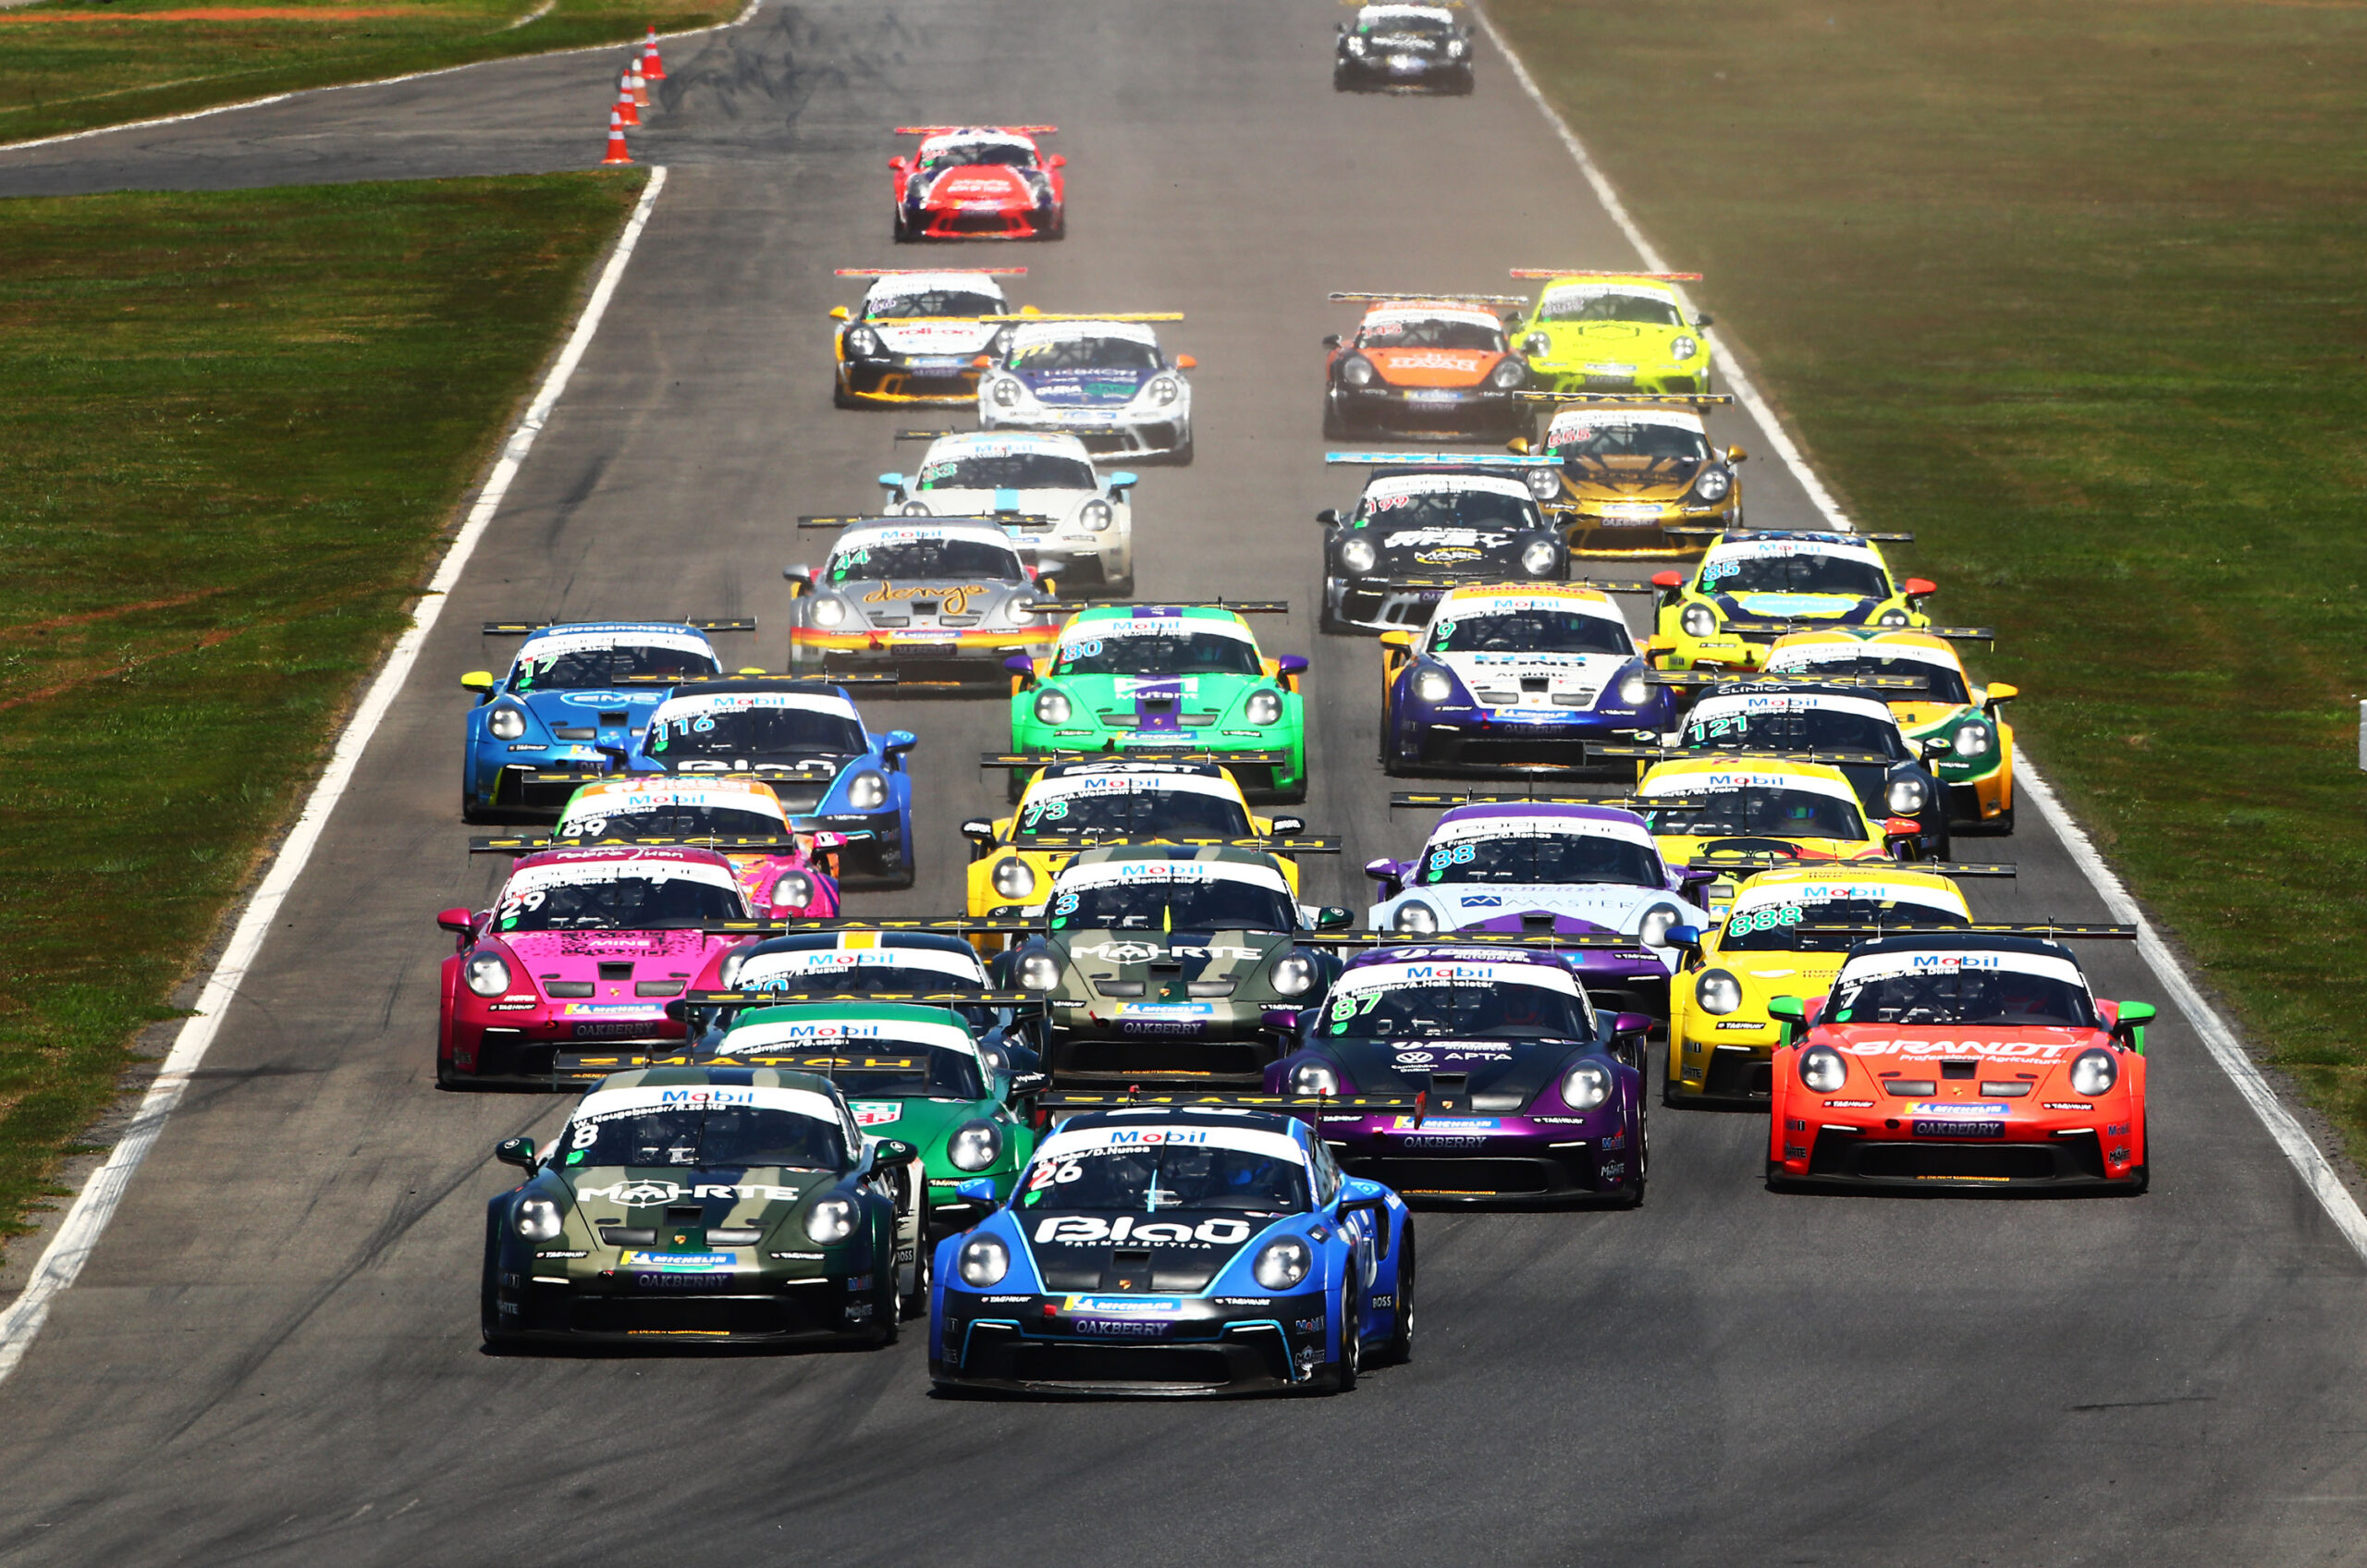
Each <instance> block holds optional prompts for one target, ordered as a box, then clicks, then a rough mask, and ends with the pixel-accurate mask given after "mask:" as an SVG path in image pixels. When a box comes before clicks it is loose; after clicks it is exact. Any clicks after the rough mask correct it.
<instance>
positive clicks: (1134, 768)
mask: <svg viewBox="0 0 2367 1568" xmlns="http://www.w3.org/2000/svg"><path fill="white" fill-rule="evenodd" d="M1223 772H1224V769H1223V768H1221V767H1220V766H1217V765H1216V764H1215V763H1212V762H1147V761H1136V760H1134V759H1131V758H1129V759H1125V760H1117V759H1111V758H1103V757H1088V758H1085V760H1083V761H1080V762H1056V763H1054V764H1052V765H1051V766H1049V767H1047V768H1046V769H1044V777H1045V778H1077V777H1079V776H1080V775H1083V774H1088V773H1113V774H1134V775H1136V776H1138V777H1139V776H1145V775H1154V774H1156V775H1164V776H1166V777H1167V778H1219V777H1221V776H1222V774H1223Z"/></svg>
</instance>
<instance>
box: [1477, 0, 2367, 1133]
mask: <svg viewBox="0 0 2367 1568" xmlns="http://www.w3.org/2000/svg"><path fill="white" fill-rule="evenodd" d="M1490 11H1491V13H1492V14H1493V15H1494V16H1495V17H1496V18H1497V19H1498V20H1499V22H1500V23H1502V25H1504V26H1505V27H1506V28H1507V29H1508V31H1509V33H1510V35H1511V36H1512V37H1513V39H1514V40H1515V43H1516V45H1517V46H1518V47H1519V48H1520V49H1521V50H1522V53H1523V55H1524V56H1525V57H1526V58H1527V61H1528V63H1529V65H1530V67H1531V68H1532V69H1533V70H1534V71H1536V72H1537V73H1538V75H1539V79H1540V80H1541V81H1542V82H1543V83H1544V84H1545V85H1546V87H1547V89H1548V91H1549V92H1551V93H1552V94H1553V95H1554V96H1555V97H1556V98H1557V100H1558V102H1559V104H1560V106H1561V107H1562V108H1563V110H1564V113H1565V114H1566V115H1567V116H1568V117H1569V118H1570V120H1571V123H1572V125H1573V126H1574V128H1575V129H1576V130H1577V131H1578V133H1579V134H1580V135H1581V136H1582V137H1584V138H1585V139H1586V140H1587V141H1588V143H1589V145H1590V147H1591V149H1592V151H1593V152H1594V153H1595V154H1596V155H1597V157H1598V158H1600V160H1601V162H1602V163H1603V164H1604V165H1605V166H1606V169H1607V172H1608V173H1609V174H1610V176H1611V178H1612V179H1613V182H1614V183H1615V184H1616V185H1617V186H1618V188H1619V190H1620V191H1621V193H1622V195H1623V196H1624V197H1625V200H1626V201H1627V202H1629V203H1630V204H1631V206H1632V207H1633V208H1634V210H1635V213H1636V215H1637V220H1638V221H1639V222H1640V223H1641V224H1642V225H1643V226H1644V227H1645V229H1646V231H1647V232H1648V233H1650V234H1651V235H1652V236H1653V238H1654V239H1655V241H1656V242H1657V243H1658V244H1659V245H1660V247H1661V248H1662V251H1664V252H1665V253H1666V254H1667V255H1668V256H1669V258H1670V262H1671V264H1672V265H1676V266H1682V267H1686V268H1688V269H1699V270H1700V271H1702V272H1704V273H1706V274H1707V275H1708V281H1707V282H1706V283H1705V284H1703V285H1700V286H1699V294H1700V297H1701V298H1702V299H1703V300H1704V301H1705V302H1706V303H1708V304H1710V305H1711V306H1713V307H1714V309H1715V312H1716V313H1717V314H1718V315H1719V316H1720V318H1721V320H1722V321H1723V323H1724V324H1725V325H1729V326H1731V327H1733V328H1734V330H1735V336H1736V337H1738V338H1739V339H1740V340H1741V341H1743V342H1744V343H1746V344H1747V345H1748V348H1749V349H1750V350H1751V351H1752V353H1753V354H1754V355H1755V356H1756V357H1757V360H1758V364H1759V368H1760V370H1761V371H1762V372H1763V378H1764V380H1765V381H1766V382H1767V383H1768V384H1769V389H1770V391H1771V393H1772V395H1773V396H1775V397H1776V398H1778V399H1779V400H1780V402H1781V404H1782V406H1783V409H1784V413H1785V415H1786V417H1787V418H1788V419H1789V420H1790V421H1791V422H1792V423H1794V425H1795V427H1796V428H1797V430H1798V431H1800V432H1801V433H1802V434H1803V435H1805V437H1806V441H1807V445H1808V446H1809V448H1810V451H1811V454H1812V457H1813V459H1814V460H1815V461H1816V462H1817V464H1818V465H1819V467H1820V468H1821V470H1822V472H1825V473H1826V474H1827V475H1828V476H1830V477H1831V478H1832V479H1834V481H1836V482H1837V484H1838V488H1839V490H1840V491H1841V492H1842V494H1843V496H1844V500H1845V504H1846V506H1848V507H1849V508H1850V509H1851V511H1852V512H1853V514H1854V515H1855V516H1856V517H1857V518H1858V520H1859V521H1860V522H1861V524H1862V525H1864V526H1869V527H1881V528H1885V529H1908V530H1913V531H1914V532H1915V533H1917V534H1918V535H1919V538H1918V542H1917V544H1916V545H1914V546H1912V547H1911V548H1909V549H1907V551H1906V552H1904V556H1905V559H1906V560H1907V561H1908V562H1911V564H1912V565H1913V567H1914V568H1915V570H1918V571H1919V572H1921V573H1923V574H1925V575H1928V576H1931V577H1933V578H1934V579H1936V580H1938V581H1939V582H1940V583H1941V584H1942V587H1943V589H1944V595H1943V597H1942V598H1941V599H1939V600H1938V601H1936V605H1935V607H1939V608H1942V609H1944V615H1945V617H1946V619H1951V620H1963V621H1976V622H1981V623H1984V624H1993V625H1995V626H1996V627H1997V628H1998V629H1999V631H2000V634H2001V635H2000V640H1999V643H1998V646H1997V649H1996V652H1995V654H1994V655H1993V656H1991V657H1988V658H1986V659H1983V660H1980V661H1977V662H1979V663H1980V664H1981V666H1982V667H1983V668H1985V670H1986V672H1987V673H1989V674H1991V675H1993V676H1995V677H1998V678H2001V679H2005V680H2012V681H2014V682H2015V683H2017V685H2019V686H2020V687H2021V688H2022V690H2023V691H2024V692H2026V693H2027V698H2026V700H2025V701H2023V702H2021V703H2020V704H2017V706H2016V708H2015V709H2014V717H2015V722H2016V724H2017V728H2018V729H2019V731H2020V734H2021V737H2022V740H2023V741H2024V743H2025V746H2026V748H2027V750H2028V752H2029V753H2030V755H2031V757H2032V758H2033V759H2034V760H2035V761H2036V762H2037V763H2038V764H2039V765H2040V766H2042V767H2043V768H2044V769H2045V770H2046V772H2047V773H2048V775H2049V777H2050V778H2053V779H2054V780H2055V781H2056V782H2057V783H2058V784H2059V785H2061V786H2062V787H2063V789H2064V791H2065V793H2066V795H2067V798H2068V801H2069V803H2070V804H2071V806H2072V808H2073V809H2074V811H2075V812H2076V813H2077V815H2079V817H2080V819H2081V820H2082V821H2083V822H2084V823H2086V824H2087V825H2088V826H2089V827H2091V829H2092V830H2093V831H2094V833H2095V835H2096V837H2097V839H2098V840H2099V842H2100V843H2101V845H2102V846H2103V848H2104V850H2105V851H2107V852H2108V853H2109V854H2111V855H2112V857H2113V858H2114V859H2115V861H2116V863H2117V864H2119V865H2120V867H2121V868H2122V869H2123V870H2124V871H2125V872H2126V873H2127V875H2128V879H2129V882H2130V884H2131V886H2132V887H2133V888H2134V890H2135V891H2136V892H2137V893H2138V895H2139V896H2140V898H2141V899H2143V900H2145V901H2146V902H2147V904H2148V905H2149V906H2150V907H2151V908H2152V910H2154V911H2155V912H2157V913H2159V914H2160V915H2161V916H2162V917H2163V918H2165V920H2166V921H2167V922H2168V923H2169V925H2171V926H2173V927H2174V928H2175V929H2176V931H2177V935H2178V937H2180V938H2182V940H2183V941H2184V943H2185V944H2186V946H2187V947H2188V948H2189V950H2190V951H2191V952H2192V953H2193V954H2194V955H2195V956H2196V957H2197V958H2198V959H2199V960H2201V962H2202V964H2203V966H2204V967H2205V969H2206V971H2207V975H2208V979H2209V980H2210V982H2211V983H2212V984H2213V985H2214V986H2216V987H2218V988H2219V989H2220V991H2221V992H2222V993H2223V994H2225V995H2226V996H2227V997H2228V998H2231V999H2232V1001H2233V1002H2234V1004H2235V1006H2236V1009H2237V1011H2238V1013H2239V1014H2240V1015H2241V1018H2242V1020H2243V1022H2244V1023H2245V1025H2246V1026H2247V1029H2248V1031H2249V1033H2250V1037H2251V1039H2252V1041H2253V1042H2254V1044H2255V1047H2256V1048H2258V1049H2259V1050H2261V1052H2262V1053H2263V1055H2265V1056H2268V1057H2270V1058H2271V1059H2273V1060H2275V1061H2276V1062H2278V1063H2279V1064H2281V1065H2282V1066H2284V1067H2285V1068H2286V1069H2287V1070H2288V1071H2289V1072H2291V1073H2292V1074H2293V1075H2294V1076H2295V1077H2296V1078H2297V1079H2299V1080H2300V1082H2301V1084H2303V1085H2304V1086H2305V1088H2306V1090H2307V1092H2308V1093H2309V1094H2310V1095H2311V1096H2312V1098H2314V1099H2315V1100H2316V1102H2317V1103H2318V1104H2319V1105H2320V1106H2322V1107H2323V1108H2324V1109H2326V1110H2327V1111H2328V1112H2330V1113H2331V1114H2332V1115H2333V1116H2334V1117H2335V1119H2336V1121H2338V1122H2339V1123H2340V1125H2341V1126H2342V1127H2343V1128H2344V1130H2345V1132H2346V1133H2347V1134H2348V1135H2349V1138H2350V1139H2351V1144H2352V1149H2353V1152H2354V1153H2361V1154H2367V1046H2362V1043H2361V1037H2360V1035H2359V1032H2358V1029H2357V1027H2356V1020H2357V1019H2358V1017H2359V1016H2360V1015H2361V1011H2362V1007H2367V949H2362V947H2361V944H2360V942H2359V941H2358V940H2357V933H2358V932H2359V930H2360V929H2361V924H2362V921H2361V916H2362V914H2367V840H2363V839H2362V836H2361V832H2360V819H2361V808H2362V805H2363V804H2367V778H2362V777H2361V774H2360V773H2359V772H2358V771H2357V766H2356V760H2357V757H2356V747H2355V725H2356V715H2357V704H2356V700H2355V699H2356V697H2357V696H2358V695H2359V694H2360V693H2361V692H2367V600H2363V599H2362V598H2361V583H2362V582H2367V534H2362V533H2361V530H2360V527H2359V520H2360V510H2361V498H2362V497H2361V491H2362V488H2367V435H2362V432H2363V431H2367V378H2363V377H2362V376H2361V368H2362V363H2363V362H2367V288H2362V283H2361V277H2362V272H2361V256H2362V255H2367V93H2363V92H2361V91H2360V90H2359V84H2360V83H2361V81H2362V80H2367V6H2361V5H2357V4H2343V3H2339V0H2319V3H2314V4H2291V5H2279V4H2257V3H2238V0H2214V3H2201V0H1983V3H1981V4H1971V3H1966V0H1946V3H1936V4H1935V3H1933V0H1814V3H1811V4H1800V3H1787V0H1657V3H1650V4H1635V3H1633V0H1617V3H1595V4H1570V3H1567V0H1490ZM1497 90H1498V91H1513V90H1514V89H1513V87H1512V85H1511V84H1510V83H1509V82H1503V81H1500V82H1499V84H1498V88H1497ZM2039 831H2043V829H2042V827H2039V825H2038V824H2036V823H2034V822H2026V823H2025V825H2024V827H2023V828H2022V832H2023V833H2024V834H2025V835H2028V834H2030V833H2032V832H2039Z"/></svg>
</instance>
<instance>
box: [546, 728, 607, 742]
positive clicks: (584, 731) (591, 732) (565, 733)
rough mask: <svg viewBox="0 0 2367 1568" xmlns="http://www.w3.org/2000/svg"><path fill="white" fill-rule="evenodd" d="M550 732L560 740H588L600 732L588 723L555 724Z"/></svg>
mask: <svg viewBox="0 0 2367 1568" xmlns="http://www.w3.org/2000/svg"><path fill="white" fill-rule="evenodd" d="M551 733H552V734H554V735H556V736H558V738H559V739H560V740H562V741H589V740H590V739H592V737H594V736H595V735H597V734H598V733H600V732H599V731H598V730H596V729H593V728H592V727H591V726H590V725H588V724H555V725H553V726H551Z"/></svg>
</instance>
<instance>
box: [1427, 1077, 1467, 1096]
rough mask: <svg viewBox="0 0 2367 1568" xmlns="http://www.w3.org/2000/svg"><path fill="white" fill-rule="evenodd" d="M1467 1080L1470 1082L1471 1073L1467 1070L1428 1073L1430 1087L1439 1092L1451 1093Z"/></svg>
mask: <svg viewBox="0 0 2367 1568" xmlns="http://www.w3.org/2000/svg"><path fill="white" fill-rule="evenodd" d="M1469 1082H1471V1074H1470V1073H1468V1072H1433V1073H1431V1074H1430V1087H1431V1088H1433V1089H1436V1090H1438V1091H1439V1092H1440V1093H1441V1094H1452V1093H1453V1092H1454V1091H1455V1090H1457V1089H1460V1088H1462V1087H1463V1085H1465V1084H1468V1083H1469Z"/></svg>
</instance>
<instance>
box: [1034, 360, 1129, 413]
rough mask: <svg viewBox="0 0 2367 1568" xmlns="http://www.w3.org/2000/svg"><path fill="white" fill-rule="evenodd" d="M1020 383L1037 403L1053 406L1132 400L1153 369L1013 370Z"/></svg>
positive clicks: (1093, 404)
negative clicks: (1032, 395)
mask: <svg viewBox="0 0 2367 1568" xmlns="http://www.w3.org/2000/svg"><path fill="white" fill-rule="evenodd" d="M1012 374H1014V375H1016V376H1018V377H1019V380H1020V384H1021V385H1022V386H1025V387H1026V388H1027V390H1028V391H1029V392H1030V393H1032V394H1034V396H1035V398H1036V401H1037V402H1039V403H1049V404H1052V405H1054V406H1056V407H1086V406H1098V405H1100V404H1105V403H1124V402H1130V401H1132V400H1133V398H1134V394H1135V393H1137V392H1139V391H1141V390H1142V388H1143V383H1145V382H1146V381H1148V380H1149V379H1150V378H1151V377H1152V376H1154V375H1157V374H1159V373H1158V372H1157V371H1155V370H1124V369H1088V370H1015V371H1013V372H1012Z"/></svg>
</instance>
